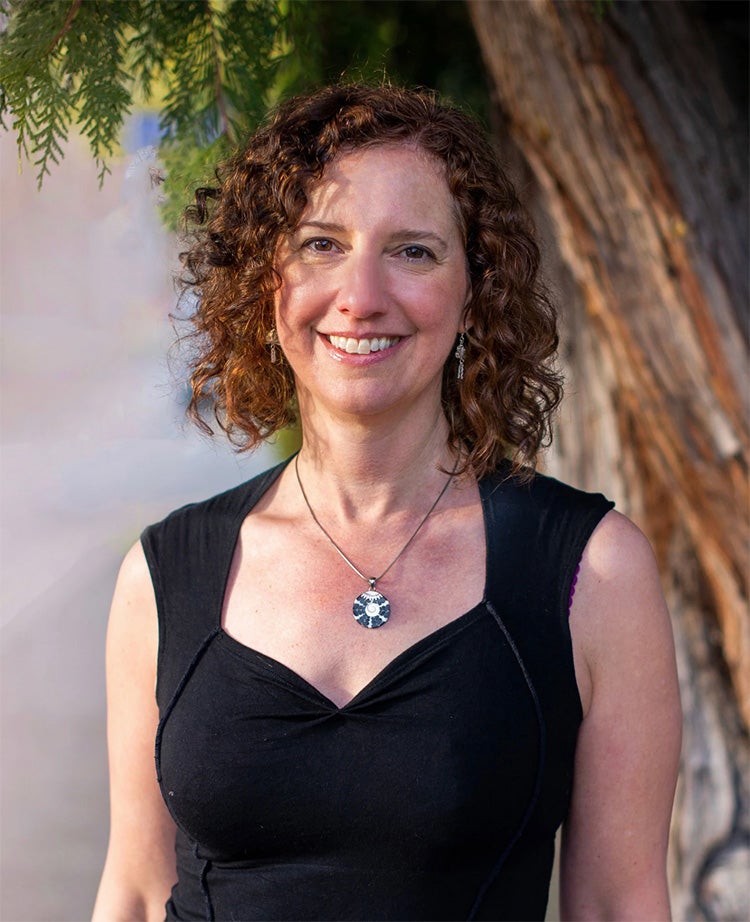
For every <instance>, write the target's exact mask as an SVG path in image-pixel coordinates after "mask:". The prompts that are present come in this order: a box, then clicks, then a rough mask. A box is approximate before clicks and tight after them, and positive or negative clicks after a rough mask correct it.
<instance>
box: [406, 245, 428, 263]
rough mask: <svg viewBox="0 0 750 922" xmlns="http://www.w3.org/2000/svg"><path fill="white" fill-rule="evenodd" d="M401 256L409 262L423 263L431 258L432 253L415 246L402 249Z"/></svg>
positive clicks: (424, 248)
mask: <svg viewBox="0 0 750 922" xmlns="http://www.w3.org/2000/svg"><path fill="white" fill-rule="evenodd" d="M401 254H402V256H404V257H405V258H406V259H408V260H409V261H410V262H425V261H426V260H428V259H432V258H433V256H432V253H430V251H429V250H428V249H427V248H426V247H421V246H416V245H412V246H408V247H404V249H403V250H401Z"/></svg>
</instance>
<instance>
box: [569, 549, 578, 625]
mask: <svg viewBox="0 0 750 922" xmlns="http://www.w3.org/2000/svg"><path fill="white" fill-rule="evenodd" d="M580 572H581V562H580V560H579V561H578V566H577V567H576V571H575V573H574V574H573V582H572V583H571V584H570V595H569V596H568V617H570V610H571V608H572V607H573V596H574V595H575V594H576V583H577V582H578V574H579V573H580Z"/></svg>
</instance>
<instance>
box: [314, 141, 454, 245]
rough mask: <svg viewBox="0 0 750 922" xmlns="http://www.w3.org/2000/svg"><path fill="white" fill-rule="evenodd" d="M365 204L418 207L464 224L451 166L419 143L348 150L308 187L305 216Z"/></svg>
mask: <svg viewBox="0 0 750 922" xmlns="http://www.w3.org/2000/svg"><path fill="white" fill-rule="evenodd" d="M354 206H359V207H361V208H363V209H366V210H368V211H371V212H373V213H374V212H376V211H391V212H393V213H394V217H396V214H397V213H399V212H405V211H414V210H415V209H416V210H418V211H420V212H421V213H423V214H424V215H425V216H430V217H432V218H433V219H435V220H441V219H442V220H443V221H446V220H447V221H449V222H450V223H453V224H455V225H456V226H457V227H460V225H461V221H460V216H459V214H458V208H457V205H456V202H455V201H454V199H453V196H452V195H451V193H450V190H449V188H448V182H447V180H446V174H445V167H444V165H443V164H442V163H441V161H439V160H438V159H437V158H436V157H434V156H433V155H432V154H429V153H428V152H426V151H425V150H424V149H423V148H421V147H419V146H418V145H416V144H414V143H408V142H407V143H402V144H379V145H374V146H372V147H364V148H357V149H355V150H344V151H342V152H341V153H339V154H338V155H337V156H336V158H335V159H334V160H333V161H332V162H331V163H330V164H328V166H327V167H326V169H325V171H324V172H323V175H322V176H321V178H320V179H319V180H318V181H317V182H315V183H313V184H312V185H311V186H310V187H309V188H308V190H307V207H306V208H305V211H304V213H303V216H302V220H304V219H305V217H309V216H310V214H311V213H315V214H316V215H317V216H320V214H319V213H320V212H325V213H332V212H337V211H342V210H346V209H347V208H350V207H354Z"/></svg>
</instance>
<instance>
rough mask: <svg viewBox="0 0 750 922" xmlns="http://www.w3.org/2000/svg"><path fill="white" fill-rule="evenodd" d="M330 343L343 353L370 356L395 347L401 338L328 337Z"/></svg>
mask: <svg viewBox="0 0 750 922" xmlns="http://www.w3.org/2000/svg"><path fill="white" fill-rule="evenodd" d="M326 339H327V340H328V342H329V343H330V344H331V345H332V346H335V347H336V348H337V349H341V351H342V352H348V353H349V354H350V355H369V354H370V353H371V352H382V351H383V349H388V348H389V347H390V346H393V345H395V344H396V343H397V342H398V341H399V339H401V337H400V336H376V337H374V338H372V339H355V338H354V337H353V336H327V337H326Z"/></svg>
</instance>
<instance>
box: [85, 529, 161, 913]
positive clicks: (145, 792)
mask: <svg viewBox="0 0 750 922" xmlns="http://www.w3.org/2000/svg"><path fill="white" fill-rule="evenodd" d="M157 651H158V625H157V615H156V601H155V599H154V592H153V587H152V585H151V578H150V575H149V571H148V565H147V563H146V559H145V556H144V554H143V549H142V548H141V546H140V544H136V545H135V546H134V547H133V548H132V549H131V550H130V552H129V553H128V555H127V557H126V558H125V560H124V562H123V565H122V568H121V569H120V575H119V577H118V580H117V587H116V589H115V595H114V599H113V602H112V610H111V613H110V619H109V629H108V632H107V739H108V745H109V775H110V817H111V819H110V838H109V849H108V851H107V859H106V862H105V865H104V872H103V874H102V879H101V883H100V885H99V893H98V895H97V899H96V905H95V907H94V916H93V919H94V922H125V920H127V922H136V920H137V922H151V920H163V919H164V904H165V903H166V901H167V899H168V897H169V892H170V889H171V886H172V884H173V883H174V881H175V879H176V872H175V858H174V837H175V826H174V822H173V821H172V818H171V817H170V815H169V812H168V811H167V808H166V806H165V805H164V801H163V800H162V796H161V793H160V791H159V787H158V784H157V781H156V769H155V766H154V739H155V735H156V728H157V724H158V711H157V706H156V700H155V697H154V690H155V682H156V657H157Z"/></svg>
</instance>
